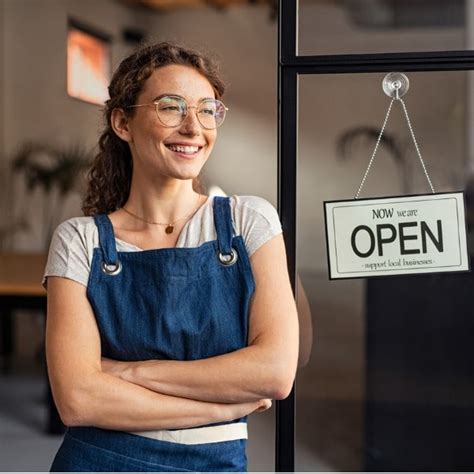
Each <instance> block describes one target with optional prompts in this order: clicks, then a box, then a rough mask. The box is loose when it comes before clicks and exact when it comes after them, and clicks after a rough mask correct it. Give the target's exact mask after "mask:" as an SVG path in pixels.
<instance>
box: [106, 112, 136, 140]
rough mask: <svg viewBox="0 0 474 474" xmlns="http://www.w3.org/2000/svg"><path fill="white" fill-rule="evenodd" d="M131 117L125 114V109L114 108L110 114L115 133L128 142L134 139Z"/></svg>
mask: <svg viewBox="0 0 474 474" xmlns="http://www.w3.org/2000/svg"><path fill="white" fill-rule="evenodd" d="M128 121H129V117H127V115H126V114H125V112H124V111H123V109H118V108H117V109H114V110H112V114H111V116H110V123H111V125H112V128H113V130H114V132H115V134H116V135H117V136H118V137H119V138H121V139H122V140H124V141H126V142H131V141H132V134H131V131H130V127H129V124H128Z"/></svg>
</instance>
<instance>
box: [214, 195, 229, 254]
mask: <svg viewBox="0 0 474 474" xmlns="http://www.w3.org/2000/svg"><path fill="white" fill-rule="evenodd" d="M213 208H214V225H215V227H216V233H217V242H218V244H219V251H220V252H221V254H223V255H230V254H231V253H232V238H233V236H234V228H233V224H232V216H231V212H230V198H228V197H222V196H215V197H214V202H213Z"/></svg>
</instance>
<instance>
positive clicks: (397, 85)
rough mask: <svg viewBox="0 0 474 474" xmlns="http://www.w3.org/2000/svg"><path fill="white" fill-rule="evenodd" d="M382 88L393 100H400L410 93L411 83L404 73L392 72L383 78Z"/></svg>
mask: <svg viewBox="0 0 474 474" xmlns="http://www.w3.org/2000/svg"><path fill="white" fill-rule="evenodd" d="M382 88H383V91H384V92H385V94H387V95H388V96H389V97H391V98H392V99H400V98H401V97H403V96H404V95H405V94H406V93H407V92H408V89H409V88H410V81H409V80H408V77H407V76H405V74H403V73H402V72H391V73H390V74H387V75H386V76H385V77H384V78H383V82H382Z"/></svg>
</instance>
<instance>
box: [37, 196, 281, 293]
mask: <svg viewBox="0 0 474 474" xmlns="http://www.w3.org/2000/svg"><path fill="white" fill-rule="evenodd" d="M212 201H213V199H212V198H209V199H208V200H207V201H206V202H205V203H204V204H203V205H202V206H201V207H200V208H199V209H198V211H197V212H196V213H195V214H194V215H193V216H192V217H191V219H190V220H189V221H188V222H187V223H186V224H185V226H184V227H183V230H182V232H181V234H180V236H179V239H178V242H177V244H176V247H199V246H200V245H202V244H203V243H205V242H209V241H212V240H216V238H217V235H216V230H215V226H214V215H213V207H212ZM230 203H231V210H232V211H231V215H232V220H233V224H234V230H235V234H236V235H241V236H242V237H243V239H244V242H245V247H246V249H247V253H248V255H249V257H250V256H251V255H252V254H253V253H254V252H255V251H256V250H257V249H258V248H259V247H260V246H261V245H263V244H264V243H265V242H267V241H268V240H270V239H271V238H272V237H274V236H275V235H277V234H280V233H281V232H282V228H281V223H280V219H279V217H278V213H277V212H276V210H275V208H274V207H273V206H272V205H271V204H270V203H269V202H268V201H267V200H265V199H263V198H261V197H257V196H232V197H231V199H230ZM115 240H116V247H117V251H119V252H139V251H141V250H142V249H140V248H139V247H136V246H135V245H132V244H129V243H127V242H124V241H122V240H120V239H117V238H116V239H115ZM96 247H99V234H98V230H97V226H96V225H95V222H94V218H93V217H74V218H72V219H68V220H67V221H65V222H63V223H62V224H60V225H59V226H58V227H57V229H56V230H55V232H54V235H53V238H52V241H51V246H50V249H49V255H48V261H47V264H46V268H45V271H44V276H43V286H45V287H46V279H47V277H48V276H59V277H65V278H69V279H71V280H74V281H77V282H78V283H81V284H82V285H84V286H87V282H88V280H89V273H90V269H91V262H92V256H93V250H94V248H96Z"/></svg>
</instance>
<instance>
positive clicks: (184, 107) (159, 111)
mask: <svg viewBox="0 0 474 474" xmlns="http://www.w3.org/2000/svg"><path fill="white" fill-rule="evenodd" d="M149 105H154V106H155V111H156V115H157V117H158V120H159V121H160V122H161V123H162V124H163V125H164V126H165V127H177V126H179V125H181V124H182V123H183V122H184V119H185V118H186V116H187V115H188V110H189V109H196V116H197V119H198V121H199V123H200V124H201V127H202V128H205V129H207V130H213V129H215V128H217V127H220V126H221V125H222V123H223V122H224V119H225V115H226V112H227V110H229V109H228V108H227V107H226V106H225V105H224V102H222V101H220V100H218V99H203V100H201V101H200V102H199V104H198V105H188V103H187V102H186V100H185V99H183V98H182V97H180V96H177V95H167V96H164V97H161V98H160V99H157V100H155V101H153V102H151V103H148V104H137V105H129V106H128V107H126V108H132V107H146V106H149Z"/></svg>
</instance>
